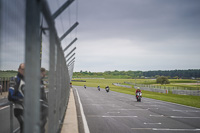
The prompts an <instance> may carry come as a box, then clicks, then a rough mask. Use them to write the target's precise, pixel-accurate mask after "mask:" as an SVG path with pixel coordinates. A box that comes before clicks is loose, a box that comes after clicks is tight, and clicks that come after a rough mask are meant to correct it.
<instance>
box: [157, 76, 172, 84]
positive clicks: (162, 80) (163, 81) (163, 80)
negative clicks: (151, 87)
mask: <svg viewBox="0 0 200 133" xmlns="http://www.w3.org/2000/svg"><path fill="white" fill-rule="evenodd" d="M156 82H157V83H159V84H161V85H163V84H170V82H169V80H168V78H167V77H166V76H160V77H158V78H157V79H156Z"/></svg>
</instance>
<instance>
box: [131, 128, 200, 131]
mask: <svg viewBox="0 0 200 133" xmlns="http://www.w3.org/2000/svg"><path fill="white" fill-rule="evenodd" d="M131 129H132V130H154V131H200V129H199V128H194V129H172V128H131Z"/></svg>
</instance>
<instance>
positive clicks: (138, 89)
mask: <svg viewBox="0 0 200 133" xmlns="http://www.w3.org/2000/svg"><path fill="white" fill-rule="evenodd" d="M138 92H141V93H142V91H141V90H140V87H137V89H136V91H135V97H136V98H137V93H138Z"/></svg>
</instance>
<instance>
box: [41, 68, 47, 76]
mask: <svg viewBox="0 0 200 133" xmlns="http://www.w3.org/2000/svg"><path fill="white" fill-rule="evenodd" d="M40 71H41V77H42V78H44V77H45V75H46V70H45V68H43V67H42V68H41V69H40Z"/></svg>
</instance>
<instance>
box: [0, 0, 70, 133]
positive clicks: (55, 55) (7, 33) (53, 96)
mask: <svg viewBox="0 0 200 133" xmlns="http://www.w3.org/2000/svg"><path fill="white" fill-rule="evenodd" d="M26 2H27V1H25V0H18V1H16V0H9V1H8V0H1V1H0V78H1V77H2V76H3V75H5V71H6V76H7V77H8V78H9V77H12V76H15V75H16V74H17V71H18V67H19V64H20V63H22V62H25V65H26V66H27V67H28V68H26V72H25V77H27V78H26V79H25V83H26V86H25V91H26V93H25V123H26V124H25V131H29V132H41V131H40V129H39V128H40V127H39V125H38V123H40V122H39V121H38V119H36V118H37V117H38V116H40V113H41V112H40V111H39V108H38V107H39V106H38V104H39V103H37V102H34V101H35V100H36V99H38V100H39V98H38V96H39V95H40V92H39V91H33V90H31V89H33V88H34V89H37V88H38V89H39V88H40V87H37V86H40V83H39V82H40V78H38V75H40V71H39V67H37V62H40V67H43V68H45V69H46V77H45V78H44V79H43V80H44V81H45V82H44V83H45V91H46V92H47V97H48V106H49V107H48V119H47V120H48V121H47V123H46V126H45V130H46V132H49V133H55V132H59V130H60V128H61V124H62V120H63V117H64V113H65V111H66V108H67V103H68V99H69V92H70V81H71V77H72V74H73V67H74V63H73V64H71V65H70V67H69V68H68V66H67V62H66V58H65V55H67V54H68V53H69V51H70V49H72V48H73V47H72V48H69V50H68V51H65V53H64V52H63V48H64V47H63V46H65V47H66V46H67V45H68V44H69V43H70V42H71V41H72V40H73V39H74V36H73V37H72V35H71V34H70V35H69V36H67V37H66V38H65V39H64V41H63V42H62V43H61V42H59V39H56V38H59V37H60V36H61V35H62V34H63V33H64V32H65V31H66V30H67V29H68V28H69V27H70V26H71V25H70V24H71V22H69V24H68V25H64V23H65V22H64V21H63V18H64V17H66V16H65V15H66V14H67V15H68V17H70V16H71V15H70V13H71V11H69V10H68V11H64V12H63V14H62V16H60V17H61V19H56V27H53V26H54V25H52V24H50V23H49V21H51V22H53V21H54V20H50V19H48V18H51V14H48V11H47V12H45V11H44V10H43V9H42V12H41V13H40V17H39V22H35V21H37V19H35V18H34V17H38V16H34V15H33V16H31V17H32V18H29V17H30V16H28V17H27V16H26V15H27V10H26V6H27V3H26ZM42 2H43V3H40V4H43V6H42V7H43V8H45V7H46V9H48V4H47V2H46V1H45V0H43V1H42ZM50 2H51V5H52V4H53V2H52V1H50ZM63 2H64V1H61V2H60V3H61V4H63ZM60 3H58V7H53V6H51V7H52V8H51V10H52V9H57V8H59V6H60ZM38 6H41V5H38ZM35 10H37V9H35ZM33 12H35V11H33ZM36 12H37V11H36ZM29 13H30V12H29ZM31 20H33V21H34V22H31V24H32V26H35V24H36V23H39V24H40V26H38V27H37V28H36V29H39V32H38V35H36V36H38V37H31V34H32V33H31V31H28V30H27V27H29V26H30V25H29V22H30V21H31ZM70 21H71V19H70ZM34 23H35V24H34ZM60 23H61V24H62V28H60V29H62V32H60V31H61V30H55V29H59V24H60ZM57 24H58V25H57ZM36 25H37V24H36ZM63 29H64V30H63ZM73 32H74V31H72V33H73ZM36 33H37V32H36ZM73 34H74V33H73ZM27 35H29V36H27ZM27 38H29V39H30V40H31V39H33V38H34V39H35V38H37V39H35V40H34V42H36V43H37V44H33V42H31V41H30V40H29V39H27ZM38 44H40V47H38V46H39V45H38ZM29 48H31V49H29ZM34 50H35V51H36V52H35V53H34ZM38 50H39V51H40V57H39V56H38V52H37V51H38ZM29 52H31V53H32V54H30V53H29ZM11 71H12V72H13V71H14V73H11ZM34 73H35V74H34ZM32 75H33V76H32ZM31 76H32V77H31ZM35 80H37V82H36V81H35ZM32 82H34V83H35V84H34V85H33V83H32ZM26 95H29V96H30V99H29V98H27V96H26ZM36 101H37V100H36ZM35 104H37V105H35ZM26 106H27V107H26ZM34 111H35V112H34ZM7 112H9V111H7ZM27 112H28V113H27ZM28 114H34V115H30V116H28ZM27 117H29V118H28V119H27ZM0 120H1V119H0ZM13 121H14V128H13V129H16V128H17V127H18V126H19V124H18V122H17V121H16V119H15V118H14V120H13ZM30 121H34V123H32V125H30V123H31V122H30ZM1 123H2V122H1ZM4 124H5V125H8V123H6V122H4ZM1 126H3V125H2V124H1ZM31 126H32V127H31ZM6 127H7V128H6ZM4 128H6V129H2V128H1V131H4V130H5V131H6V132H9V127H8V126H4Z"/></svg>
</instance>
